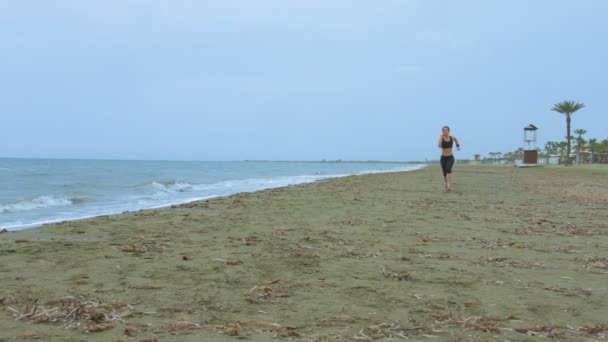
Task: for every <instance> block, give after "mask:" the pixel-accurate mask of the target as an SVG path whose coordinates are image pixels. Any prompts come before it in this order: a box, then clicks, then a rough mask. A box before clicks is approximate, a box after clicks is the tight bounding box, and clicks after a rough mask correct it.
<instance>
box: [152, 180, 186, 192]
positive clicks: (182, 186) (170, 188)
mask: <svg viewBox="0 0 608 342" xmlns="http://www.w3.org/2000/svg"><path fill="white" fill-rule="evenodd" d="M152 186H153V187H154V188H155V189H157V190H160V191H165V192H186V191H190V190H192V187H193V185H192V184H190V183H188V182H184V181H173V182H152Z"/></svg>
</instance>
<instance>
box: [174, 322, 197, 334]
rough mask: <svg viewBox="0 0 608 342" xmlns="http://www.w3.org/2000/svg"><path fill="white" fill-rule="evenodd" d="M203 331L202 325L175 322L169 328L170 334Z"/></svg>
mask: <svg viewBox="0 0 608 342" xmlns="http://www.w3.org/2000/svg"><path fill="white" fill-rule="evenodd" d="M194 329H201V325H200V324H198V323H194V322H175V323H173V324H171V326H170V327H169V332H176V331H183V330H194Z"/></svg>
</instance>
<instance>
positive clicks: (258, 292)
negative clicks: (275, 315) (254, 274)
mask: <svg viewBox="0 0 608 342" xmlns="http://www.w3.org/2000/svg"><path fill="white" fill-rule="evenodd" d="M272 297H275V298H284V297H289V295H288V294H287V293H286V292H285V291H284V290H282V289H276V290H275V289H273V288H272V287H270V286H257V285H256V286H254V287H253V288H251V290H249V292H247V294H246V295H245V299H246V300H247V301H248V302H250V303H252V304H260V303H266V302H268V301H270V299H271V298H272Z"/></svg>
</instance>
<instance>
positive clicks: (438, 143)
mask: <svg viewBox="0 0 608 342" xmlns="http://www.w3.org/2000/svg"><path fill="white" fill-rule="evenodd" d="M441 140H443V138H442V137H441V136H439V141H438V142H437V147H439V148H442V147H443V146H442V144H441Z"/></svg>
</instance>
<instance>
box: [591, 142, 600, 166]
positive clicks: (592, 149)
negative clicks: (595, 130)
mask: <svg viewBox="0 0 608 342" xmlns="http://www.w3.org/2000/svg"><path fill="white" fill-rule="evenodd" d="M598 145H599V144H598V143H597V139H595V138H592V139H589V152H591V162H592V163H595V156H594V154H595V151H596V150H597V148H598Z"/></svg>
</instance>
